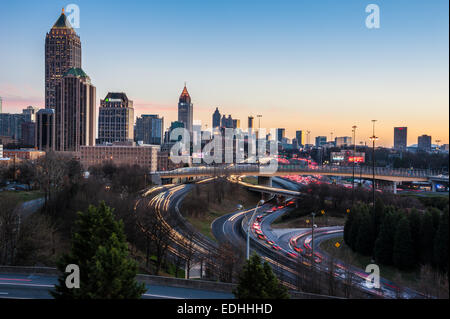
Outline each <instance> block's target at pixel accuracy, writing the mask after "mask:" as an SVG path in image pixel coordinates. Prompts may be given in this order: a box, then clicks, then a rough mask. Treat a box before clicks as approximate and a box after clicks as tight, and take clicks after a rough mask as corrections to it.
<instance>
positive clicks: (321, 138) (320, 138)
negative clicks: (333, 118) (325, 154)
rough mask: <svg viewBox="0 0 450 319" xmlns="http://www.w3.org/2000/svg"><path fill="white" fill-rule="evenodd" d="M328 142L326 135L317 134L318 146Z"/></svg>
mask: <svg viewBox="0 0 450 319" xmlns="http://www.w3.org/2000/svg"><path fill="white" fill-rule="evenodd" d="M325 144H327V137H326V136H316V147H320V146H323V145H325Z"/></svg>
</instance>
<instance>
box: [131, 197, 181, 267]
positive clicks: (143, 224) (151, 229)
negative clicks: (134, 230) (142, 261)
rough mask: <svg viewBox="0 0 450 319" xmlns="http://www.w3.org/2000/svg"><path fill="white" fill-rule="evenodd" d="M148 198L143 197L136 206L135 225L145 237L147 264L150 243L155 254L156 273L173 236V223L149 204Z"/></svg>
mask: <svg viewBox="0 0 450 319" xmlns="http://www.w3.org/2000/svg"><path fill="white" fill-rule="evenodd" d="M149 201H150V199H147V198H146V199H143V200H142V201H141V202H140V204H139V205H138V207H137V208H136V216H137V225H138V227H139V228H140V231H141V232H142V233H143V235H144V236H146V239H147V244H148V246H147V264H148V258H149V251H150V245H151V246H153V252H154V254H155V256H156V261H155V270H154V273H155V275H158V274H159V272H160V270H161V266H162V265H163V263H164V261H165V258H166V256H167V253H168V250H169V246H170V243H171V241H172V238H173V237H174V230H173V227H174V223H170V225H169V223H168V221H167V220H165V219H163V216H162V215H161V214H160V212H159V211H158V207H154V206H152V205H149Z"/></svg>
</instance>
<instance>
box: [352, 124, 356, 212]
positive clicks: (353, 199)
mask: <svg viewBox="0 0 450 319" xmlns="http://www.w3.org/2000/svg"><path fill="white" fill-rule="evenodd" d="M356 128H357V126H356V125H353V126H352V129H353V130H352V132H353V146H354V149H353V173H352V207H353V204H354V202H355V164H356V163H355V158H356Z"/></svg>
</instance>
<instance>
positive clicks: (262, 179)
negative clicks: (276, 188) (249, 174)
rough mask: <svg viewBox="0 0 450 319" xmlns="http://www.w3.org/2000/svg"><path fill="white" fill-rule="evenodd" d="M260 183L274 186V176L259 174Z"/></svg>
mask: <svg viewBox="0 0 450 319" xmlns="http://www.w3.org/2000/svg"><path fill="white" fill-rule="evenodd" d="M258 185H262V186H268V187H272V176H258Z"/></svg>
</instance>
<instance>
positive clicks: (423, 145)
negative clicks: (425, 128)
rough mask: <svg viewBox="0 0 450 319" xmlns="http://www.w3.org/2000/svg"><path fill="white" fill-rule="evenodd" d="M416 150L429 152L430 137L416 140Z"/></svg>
mask: <svg viewBox="0 0 450 319" xmlns="http://www.w3.org/2000/svg"><path fill="white" fill-rule="evenodd" d="M417 149H419V150H421V151H425V152H430V151H431V136H429V135H425V134H424V135H422V136H419V137H418V138H417Z"/></svg>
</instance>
